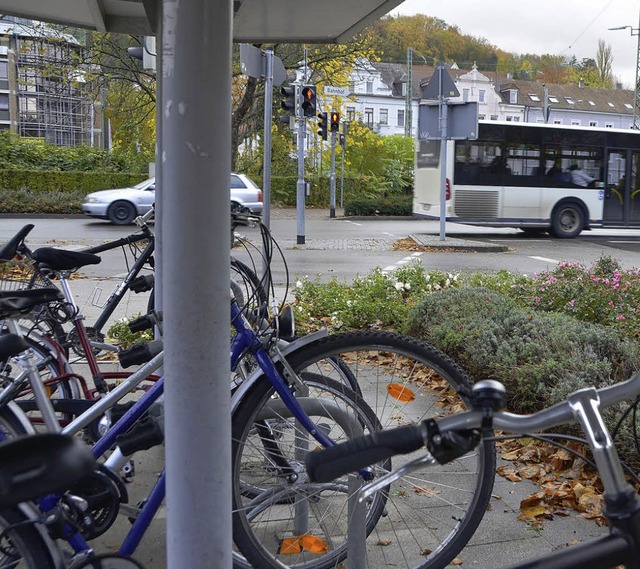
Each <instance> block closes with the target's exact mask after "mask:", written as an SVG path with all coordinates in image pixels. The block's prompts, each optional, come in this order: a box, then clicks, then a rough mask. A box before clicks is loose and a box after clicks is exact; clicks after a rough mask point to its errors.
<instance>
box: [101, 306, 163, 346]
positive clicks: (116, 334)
mask: <svg viewBox="0 0 640 569" xmlns="http://www.w3.org/2000/svg"><path fill="white" fill-rule="evenodd" d="M140 316H141V314H136V315H134V316H131V317H129V318H120V319H119V320H117V321H116V322H114V323H113V324H112V325H111V327H110V328H109V330H108V332H107V334H106V339H107V341H109V342H112V343H114V344H116V345H117V346H119V347H120V348H121V349H123V350H127V349H129V348H131V347H132V346H137V345H138V344H143V343H145V342H150V341H151V340H153V331H152V330H143V331H142V332H132V331H131V330H130V329H129V322H131V321H132V320H135V319H136V318H140Z"/></svg>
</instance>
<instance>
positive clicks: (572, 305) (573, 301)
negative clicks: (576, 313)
mask: <svg viewBox="0 0 640 569" xmlns="http://www.w3.org/2000/svg"><path fill="white" fill-rule="evenodd" d="M575 304H576V301H575V300H573V299H571V300H570V301H569V306H570V307H571V308H573V307H574V306H575Z"/></svg>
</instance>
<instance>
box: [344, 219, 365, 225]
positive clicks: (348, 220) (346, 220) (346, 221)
mask: <svg viewBox="0 0 640 569" xmlns="http://www.w3.org/2000/svg"><path fill="white" fill-rule="evenodd" d="M342 221H343V222H344V223H353V225H362V223H356V222H355V221H351V220H350V219H343V220H342Z"/></svg>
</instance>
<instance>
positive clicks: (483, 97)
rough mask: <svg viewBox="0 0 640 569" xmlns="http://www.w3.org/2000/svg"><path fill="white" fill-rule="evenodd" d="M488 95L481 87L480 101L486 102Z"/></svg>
mask: <svg viewBox="0 0 640 569" xmlns="http://www.w3.org/2000/svg"><path fill="white" fill-rule="evenodd" d="M486 95H487V92H486V91H485V90H484V89H480V90H479V91H478V101H480V102H481V103H484V102H485V100H486Z"/></svg>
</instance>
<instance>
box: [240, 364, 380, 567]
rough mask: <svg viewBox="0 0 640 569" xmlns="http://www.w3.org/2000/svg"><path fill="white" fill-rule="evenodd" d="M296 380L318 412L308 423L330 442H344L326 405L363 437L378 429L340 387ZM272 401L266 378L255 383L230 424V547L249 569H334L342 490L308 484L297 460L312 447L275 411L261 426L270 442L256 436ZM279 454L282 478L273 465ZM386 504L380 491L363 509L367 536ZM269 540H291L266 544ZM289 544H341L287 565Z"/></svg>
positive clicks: (343, 519) (342, 518) (342, 553)
mask: <svg viewBox="0 0 640 569" xmlns="http://www.w3.org/2000/svg"><path fill="white" fill-rule="evenodd" d="M302 378H303V380H304V383H305V385H306V387H307V388H308V389H309V395H308V396H309V397H310V398H313V399H314V400H315V402H318V404H319V405H321V406H322V410H321V411H317V412H316V411H314V412H313V413H310V416H311V417H312V418H313V417H314V416H315V417H319V418H318V419H317V420H316V424H317V425H318V427H319V428H322V429H323V430H324V431H325V432H326V434H328V435H329V436H330V437H331V438H332V439H334V440H340V439H343V440H344V438H345V437H347V436H348V433H347V430H345V429H343V427H342V426H340V425H339V424H338V423H337V420H336V419H334V417H335V416H336V413H335V411H336V408H335V407H333V408H332V407H331V404H332V402H335V403H336V404H337V406H338V407H339V408H340V409H343V410H346V412H347V414H349V416H350V417H352V418H353V419H354V420H355V421H356V422H357V423H358V425H359V428H360V429H361V430H362V432H372V431H374V430H379V428H380V423H379V421H378V420H377V418H376V416H375V414H374V413H373V411H372V410H371V409H370V408H369V407H368V406H367V405H365V404H363V403H362V401H360V405H359V406H358V405H356V403H355V401H356V399H357V395H356V394H355V393H354V392H353V391H352V390H350V389H349V388H348V387H347V386H346V385H345V384H344V383H341V382H338V381H334V380H332V379H330V378H326V377H324V376H322V375H319V374H315V373H305V374H303V377H302ZM273 395H274V388H273V387H272V386H271V384H270V383H269V382H268V381H267V380H266V379H264V380H263V381H258V382H256V383H255V384H254V385H253V386H252V388H251V389H250V390H249V391H248V392H247V394H246V396H245V397H244V398H243V400H242V401H241V403H240V404H239V406H238V408H237V410H236V412H235V413H234V415H233V417H232V449H233V451H232V452H233V454H232V456H233V536H234V542H235V544H236V546H237V548H238V550H239V551H240V553H241V554H242V555H244V557H245V558H246V560H247V561H248V562H249V563H250V564H251V567H282V566H283V565H282V563H285V562H286V565H287V566H289V567H292V568H298V569H299V568H302V567H305V568H306V569H321V568H328V567H335V566H336V564H337V563H339V562H341V561H342V560H344V558H345V557H346V554H347V549H346V548H347V545H346V541H345V532H344V529H345V527H346V525H347V517H348V509H347V501H348V491H347V486H346V484H345V483H344V482H342V481H339V482H336V483H331V484H319V485H313V484H311V483H309V482H308V480H307V479H306V476H305V473H304V466H303V462H302V460H303V458H304V454H306V452H307V450H305V447H307V448H308V446H307V445H308V444H309V442H310V443H311V448H315V447H317V443H316V442H315V441H314V440H309V437H310V435H308V434H307V433H306V432H304V431H302V429H301V428H300V427H297V426H296V421H295V419H292V418H288V417H286V416H284V415H281V414H280V413H279V412H275V414H276V416H275V417H273V416H272V417H271V418H270V419H268V421H270V423H269V425H268V428H269V429H270V431H271V433H272V435H271V436H270V437H268V438H267V437H265V436H264V434H262V433H261V432H260V430H259V429H260V426H261V425H262V424H263V423H265V422H267V421H265V420H264V419H261V418H260V417H261V415H260V413H261V410H263V409H265V408H266V407H268V406H269V405H268V404H272V403H273V402H274V401H276V398H274V397H273ZM316 413H317V414H316ZM338 420H339V418H338ZM352 426H353V423H352ZM265 440H266V442H265ZM274 447H275V450H274ZM279 453H281V458H283V459H284V462H285V463H286V464H287V466H289V467H290V470H289V471H287V470H286V469H285V468H283V467H282V465H281V464H279V461H278V460H277V455H278V454H279ZM388 462H390V461H388ZM387 467H388V466H387ZM309 503H310V504H312V505H311V506H309V508H308V509H309V513H310V515H309V516H308V517H307V520H306V521H307V524H308V528H307V531H306V533H305V534H304V536H300V535H298V536H297V537H296V536H295V534H293V533H292V532H294V531H295V530H296V526H295V523H296V520H295V513H296V511H298V512H299V510H297V508H300V507H301V505H303V504H309ZM385 503H386V493H385V492H384V491H381V492H379V493H378V494H376V495H375V496H374V497H373V498H372V500H371V501H370V502H369V504H368V508H367V512H366V530H367V533H368V532H370V531H372V530H373V528H374V527H375V525H376V523H377V521H378V519H379V518H380V516H381V515H382V514H383V511H384V506H385ZM276 517H277V518H278V519H277V520H276V519H275V518H276ZM329 526H330V527H329ZM274 533H279V535H283V536H289V535H290V534H291V535H292V536H293V537H285V538H284V539H282V540H278V539H273V538H272V536H273V534H274ZM329 533H330V535H329ZM296 540H298V543H303V544H304V543H305V540H306V542H309V543H314V545H316V546H318V547H319V548H322V547H323V545H322V544H323V543H328V542H331V543H333V544H334V546H335V544H336V542H337V541H340V544H339V545H337V546H335V547H332V548H327V551H326V554H317V553H310V552H309V551H308V550H307V549H305V547H306V546H305V547H301V551H300V552H298V554H296V555H295V559H292V558H293V557H294V555H293V554H291V550H292V548H295V547H297V543H296ZM236 566H238V565H236Z"/></svg>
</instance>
